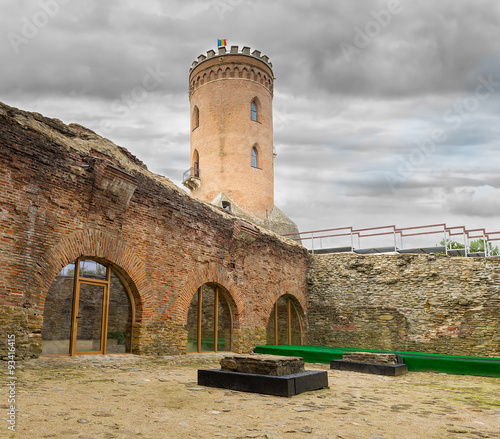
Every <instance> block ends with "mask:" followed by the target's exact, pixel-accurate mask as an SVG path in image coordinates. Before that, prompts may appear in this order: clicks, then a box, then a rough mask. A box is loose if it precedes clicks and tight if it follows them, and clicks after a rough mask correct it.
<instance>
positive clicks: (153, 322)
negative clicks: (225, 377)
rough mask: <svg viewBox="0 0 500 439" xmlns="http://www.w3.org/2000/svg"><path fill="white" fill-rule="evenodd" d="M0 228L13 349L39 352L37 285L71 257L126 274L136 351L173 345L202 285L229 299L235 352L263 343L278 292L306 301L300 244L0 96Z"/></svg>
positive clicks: (2, 284) (2, 288)
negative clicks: (199, 197)
mask: <svg viewBox="0 0 500 439" xmlns="http://www.w3.org/2000/svg"><path fill="white" fill-rule="evenodd" d="M0 233H1V234H0V240H1V241H0V242H1V245H0V325H1V326H2V333H5V332H4V331H3V330H4V329H6V330H9V331H16V333H17V334H18V340H20V341H23V344H22V345H20V346H19V347H18V351H17V354H18V356H19V357H25V356H36V355H38V354H39V353H40V344H41V337H40V332H41V328H42V323H43V319H42V317H43V310H44V305H45V297H46V294H47V291H48V290H49V287H50V285H51V284H52V282H53V280H54V278H55V276H56V275H57V273H58V272H59V271H60V270H61V269H62V268H63V267H64V266H66V265H67V264H69V263H71V262H73V261H75V260H76V258H78V257H81V256H87V257H96V258H102V259H103V260H106V261H109V262H110V263H111V264H112V265H113V267H114V269H116V270H117V271H119V272H120V273H121V274H122V275H123V277H124V278H125V279H126V280H127V282H128V284H129V286H130V289H131V292H132V295H133V297H134V301H135V307H136V322H135V324H134V334H133V341H132V345H133V351H134V352H137V353H147V354H166V353H169V354H171V353H179V352H182V351H183V349H184V348H185V345H186V342H187V335H186V334H187V333H186V330H185V324H186V320H187V312H188V308H189V305H190V302H191V299H192V297H193V295H194V294H195V292H196V290H197V288H198V287H199V286H201V285H202V284H204V283H207V282H214V283H218V284H220V285H222V286H223V287H224V288H225V289H226V290H227V291H228V292H229V293H230V295H231V304H232V306H233V317H234V325H235V329H234V337H233V346H234V347H235V349H236V350H239V351H248V350H249V349H251V348H252V347H254V346H255V345H256V344H258V343H263V342H265V332H266V331H265V328H266V325H267V320H268V318H269V315H270V313H271V309H272V307H273V304H274V302H275V301H276V300H277V298H278V297H279V296H281V295H282V294H286V293H288V294H292V295H294V296H295V297H297V299H298V301H299V302H300V303H301V305H302V307H305V305H306V276H305V273H306V270H307V266H308V263H309V256H308V254H307V252H306V251H305V249H303V248H302V247H301V246H299V245H297V244H294V243H292V242H290V241H287V240H285V239H283V238H279V237H277V236H276V235H274V234H273V233H270V232H268V231H265V230H262V229H258V228H257V227H254V226H250V225H246V224H244V223H242V222H241V220H239V219H238V218H236V217H234V216H232V215H231V214H228V213H225V212H222V211H221V210H220V209H218V208H216V207H214V206H210V205H208V204H207V203H203V202H201V201H198V200H195V199H193V198H192V197H190V196H189V195H187V194H185V193H184V192H183V191H182V190H180V189H179V188H177V187H176V186H175V185H173V184H172V183H171V182H170V181H169V180H168V179H166V178H164V177H161V176H158V175H156V174H152V173H150V172H149V171H148V170H147V169H146V168H145V166H144V165H143V164H142V163H141V162H140V161H139V160H137V159H136V158H135V157H133V156H131V154H130V153H128V151H126V150H124V149H123V148H120V147H118V146H116V145H114V144H113V143H112V142H110V141H108V140H106V139H103V138H101V137H99V136H98V135H96V134H95V133H93V132H92V131H90V130H88V129H86V128H83V127H81V126H79V125H74V124H72V125H69V126H67V125H64V124H63V123H61V122H60V121H58V120H55V119H47V118H44V117H42V116H41V115H38V114H35V113H27V112H23V111H20V110H17V109H14V108H11V107H8V106H6V105H3V104H0ZM9 316H10V317H9ZM11 319H12V321H11ZM12 322H15V323H12ZM4 342H5V340H0V357H1V356H3V354H4V353H3V352H2V349H4V348H5V346H4Z"/></svg>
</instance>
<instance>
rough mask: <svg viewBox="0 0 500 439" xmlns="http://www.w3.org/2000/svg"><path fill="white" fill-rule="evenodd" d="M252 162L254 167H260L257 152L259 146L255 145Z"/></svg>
mask: <svg viewBox="0 0 500 439" xmlns="http://www.w3.org/2000/svg"><path fill="white" fill-rule="evenodd" d="M250 162H251V164H252V168H258V167H259V153H258V152H257V147H256V146H254V147H253V148H252V152H251V157H250Z"/></svg>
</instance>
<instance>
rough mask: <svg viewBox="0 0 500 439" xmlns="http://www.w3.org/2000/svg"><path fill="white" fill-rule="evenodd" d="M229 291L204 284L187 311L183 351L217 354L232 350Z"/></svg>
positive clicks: (215, 285)
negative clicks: (184, 347)
mask: <svg viewBox="0 0 500 439" xmlns="http://www.w3.org/2000/svg"><path fill="white" fill-rule="evenodd" d="M229 298H230V295H229V292H228V291H227V290H226V289H225V288H224V287H222V286H220V285H218V284H212V283H208V284H204V285H202V286H201V287H200V288H198V290H197V291H196V293H195V295H194V296H193V299H192V300H191V305H190V306H189V310H188V317H187V331H188V342H187V345H186V352H221V351H231V349H232V338H231V336H232V327H233V317H232V313H231V307H230V305H229Z"/></svg>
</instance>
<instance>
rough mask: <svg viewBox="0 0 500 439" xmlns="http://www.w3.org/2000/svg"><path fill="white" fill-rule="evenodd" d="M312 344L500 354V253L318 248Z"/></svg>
mask: <svg viewBox="0 0 500 439" xmlns="http://www.w3.org/2000/svg"><path fill="white" fill-rule="evenodd" d="M308 290H309V303H308V322H309V331H308V334H307V340H306V343H307V344H312V345H322V346H339V347H352V348H365V349H388V350H400V351H416V352H433V353H441V354H454V355H472V356H496V357H498V356H500V258H460V257H448V256H444V255H443V256H441V255H367V256H361V255H355V254H337V255H317V256H314V258H313V262H312V264H311V267H310V270H309V273H308Z"/></svg>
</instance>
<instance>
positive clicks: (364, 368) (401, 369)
mask: <svg viewBox="0 0 500 439" xmlns="http://www.w3.org/2000/svg"><path fill="white" fill-rule="evenodd" d="M330 369H335V370H348V371H351V372H362V373H372V374H375V375H386V376H400V375H404V374H405V373H407V372H408V366H407V365H406V364H370V363H355V362H353V361H345V360H332V361H331V362H330Z"/></svg>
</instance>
